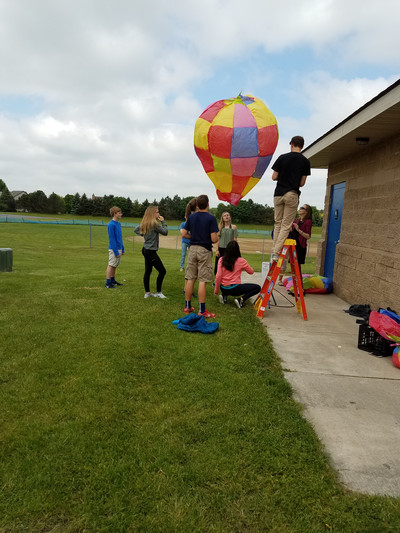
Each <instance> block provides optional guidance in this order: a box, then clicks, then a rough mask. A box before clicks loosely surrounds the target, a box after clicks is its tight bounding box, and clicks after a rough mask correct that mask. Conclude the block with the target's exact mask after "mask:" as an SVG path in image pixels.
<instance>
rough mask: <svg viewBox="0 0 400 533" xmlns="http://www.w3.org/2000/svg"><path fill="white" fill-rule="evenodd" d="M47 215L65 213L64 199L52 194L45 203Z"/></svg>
mask: <svg viewBox="0 0 400 533" xmlns="http://www.w3.org/2000/svg"><path fill="white" fill-rule="evenodd" d="M47 208H48V213H51V214H54V215H57V214H59V213H65V202H64V198H62V197H61V196H58V194H56V193H55V192H52V193H51V194H50V196H49V198H48V202H47Z"/></svg>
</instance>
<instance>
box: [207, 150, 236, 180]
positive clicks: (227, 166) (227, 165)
mask: <svg viewBox="0 0 400 533" xmlns="http://www.w3.org/2000/svg"><path fill="white" fill-rule="evenodd" d="M211 157H212V160H213V162H214V170H215V171H216V172H224V173H225V174H229V175H230V176H232V165H231V160H230V159H226V158H224V157H217V156H216V155H213V156H211Z"/></svg>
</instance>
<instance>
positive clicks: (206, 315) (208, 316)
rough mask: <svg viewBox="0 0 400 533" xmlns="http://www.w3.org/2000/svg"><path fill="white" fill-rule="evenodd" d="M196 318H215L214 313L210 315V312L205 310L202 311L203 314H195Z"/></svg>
mask: <svg viewBox="0 0 400 533" xmlns="http://www.w3.org/2000/svg"><path fill="white" fill-rule="evenodd" d="M197 315H198V316H204V318H214V317H215V316H217V315H216V314H215V313H210V311H207V309H206V310H205V311H204V313H200V311H199V312H198V313H197Z"/></svg>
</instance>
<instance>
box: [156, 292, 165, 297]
mask: <svg viewBox="0 0 400 533" xmlns="http://www.w3.org/2000/svg"><path fill="white" fill-rule="evenodd" d="M154 296H155V297H156V298H166V296H165V295H164V294H163V293H162V292H156V293H155V294H154Z"/></svg>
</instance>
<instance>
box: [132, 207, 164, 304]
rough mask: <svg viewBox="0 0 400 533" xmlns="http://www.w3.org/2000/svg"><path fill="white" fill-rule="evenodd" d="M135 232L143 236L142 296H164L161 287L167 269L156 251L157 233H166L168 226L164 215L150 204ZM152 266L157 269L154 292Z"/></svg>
mask: <svg viewBox="0 0 400 533" xmlns="http://www.w3.org/2000/svg"><path fill="white" fill-rule="evenodd" d="M135 233H136V234H138V235H142V236H143V237H144V244H143V248H142V254H143V257H144V276H143V283H144V290H145V294H144V297H145V298H150V297H151V296H155V297H156V298H166V296H164V294H163V293H162V291H161V289H162V283H163V280H164V277H165V274H166V273H167V271H166V270H165V267H164V265H163V263H162V261H161V259H160V258H159V256H158V254H157V251H158V244H159V234H160V233H161V235H168V226H167V225H166V223H165V221H164V217H163V216H161V215H160V213H159V212H158V207H157V206H155V205H151V206H149V207H148V208H147V209H146V211H145V213H144V215H143V219H142V222H141V223H140V226H138V227H137V228H135ZM153 267H154V268H155V269H156V270H157V271H158V276H157V292H155V293H154V294H153V293H152V292H150V275H151V273H152V270H153Z"/></svg>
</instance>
